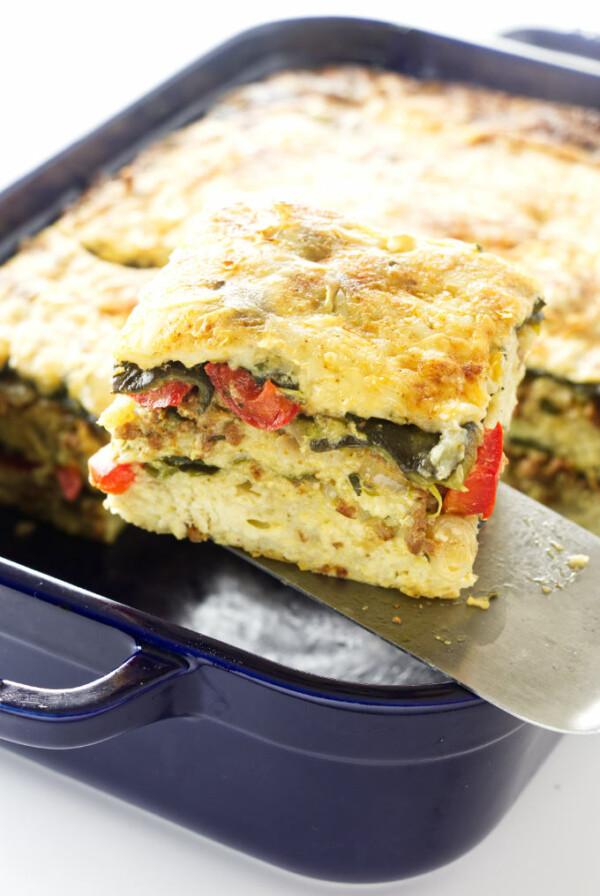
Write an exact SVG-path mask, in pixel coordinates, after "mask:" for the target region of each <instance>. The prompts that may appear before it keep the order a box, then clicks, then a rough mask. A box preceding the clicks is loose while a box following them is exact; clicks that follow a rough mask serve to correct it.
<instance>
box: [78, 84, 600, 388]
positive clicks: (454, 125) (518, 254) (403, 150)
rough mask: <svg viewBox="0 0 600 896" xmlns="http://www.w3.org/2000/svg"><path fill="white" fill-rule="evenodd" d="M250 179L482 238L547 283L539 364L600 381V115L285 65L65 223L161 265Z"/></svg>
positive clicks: (458, 88) (429, 228)
mask: <svg viewBox="0 0 600 896" xmlns="http://www.w3.org/2000/svg"><path fill="white" fill-rule="evenodd" d="M240 190H241V191H245V192H250V193H255V192H259V193H261V194H267V195H271V196H275V197H277V198H284V199H289V200H291V201H296V202H301V203H314V204H316V205H318V206H321V207H326V208H331V209H335V210H337V211H341V212H343V213H346V214H349V215H351V216H353V217H357V218H358V219H359V220H362V221H365V222H368V223H370V224H373V225H375V226H379V227H386V228H390V229H392V230H395V231H399V230H401V231H407V232H410V233H415V234H418V235H421V236H426V237H430V238H438V237H451V238H455V239H462V240H466V241H469V242H479V243H481V244H482V245H483V246H484V247H485V249H486V250H488V251H491V252H494V253H496V254H500V255H502V256H504V257H505V258H507V259H508V260H509V261H511V262H513V263H516V264H517V265H519V266H521V267H522V268H523V269H524V270H526V271H527V272H528V273H530V274H531V275H533V276H536V277H538V278H539V279H540V281H541V283H542V289H543V293H544V296H545V298H546V301H547V303H548V306H547V309H546V322H545V324H544V326H543V327H542V330H541V332H540V335H539V338H538V339H537V341H536V343H535V345H534V347H533V352H532V355H531V361H530V364H531V366H532V367H534V368H537V369H542V370H547V371H549V372H551V373H554V374H556V375H559V376H563V377H566V378H569V379H572V380H573V381H579V382H596V381H599V380H600V251H599V248H598V247H599V246H600V215H598V208H600V116H599V114H598V112H597V111H595V110H592V109H584V108H579V107H575V106H567V105H561V104H559V103H552V102H545V101H542V100H537V99H529V98H524V97H514V96H509V95H507V94H505V93H502V92H500V91H492V90H486V89H482V88H478V87H473V86H469V85H460V84H454V83H440V82H435V81H420V80H416V79H414V78H409V77H405V76H403V75H400V74H396V73H392V72H381V71H375V70H372V69H367V68H361V67H356V66H343V67H329V68H326V69H324V70H322V71H318V72H316V71H292V72H284V73H280V74H276V75H273V76H271V77H270V78H267V79H265V80H264V81H261V82H258V83H254V84H249V85H245V86H243V87H241V88H239V89H237V90H235V91H233V92H232V93H230V94H229V95H228V96H226V97H225V98H223V99H221V100H220V101H219V102H218V103H216V105H215V106H214V108H213V109H212V110H211V111H210V112H209V113H208V115H207V116H206V117H205V118H203V119H202V120H200V121H198V122H195V123H193V124H192V125H190V126H188V127H187V128H184V129H182V130H180V131H178V132H177V133H175V134H171V135H169V136H168V137H167V138H166V139H165V140H163V141H161V142H160V143H157V144H156V145H154V146H152V147H151V148H149V149H148V150H147V151H145V152H144V153H142V154H141V155H140V156H139V157H138V158H137V159H136V160H135V161H134V162H133V163H132V164H131V165H129V166H127V167H126V168H125V169H124V170H123V171H122V172H121V173H120V174H119V175H118V176H117V177H116V178H113V179H111V180H110V181H107V182H106V183H104V184H101V185H99V186H98V187H96V188H95V189H93V190H92V191H91V193H90V194H89V195H88V196H87V197H86V198H85V199H84V200H83V202H81V203H79V204H78V206H77V207H76V208H75V209H74V210H73V212H72V213H71V214H70V215H69V216H67V218H66V219H65V221H64V222H63V225H62V226H64V227H65V228H66V229H67V231H68V232H74V233H76V234H77V235H78V236H79V237H80V238H81V239H82V240H83V242H84V243H85V244H86V245H89V246H91V247H92V248H93V249H94V251H96V252H98V253H100V254H101V255H102V256H103V257H105V258H108V259H111V260H115V261H126V262H133V263H135V264H153V265H160V264H164V263H165V262H166V261H167V259H168V257H169V254H170V252H171V251H172V250H173V248H174V247H175V246H176V245H177V244H178V243H179V242H180V241H181V240H182V238H183V234H184V229H185V224H186V221H187V219H188V218H189V216H190V214H192V213H195V212H197V211H199V210H201V209H203V208H204V207H205V206H206V204H207V203H210V202H211V201H214V199H215V198H218V199H219V201H221V200H222V197H223V196H224V195H226V194H227V193H228V192H230V191H240Z"/></svg>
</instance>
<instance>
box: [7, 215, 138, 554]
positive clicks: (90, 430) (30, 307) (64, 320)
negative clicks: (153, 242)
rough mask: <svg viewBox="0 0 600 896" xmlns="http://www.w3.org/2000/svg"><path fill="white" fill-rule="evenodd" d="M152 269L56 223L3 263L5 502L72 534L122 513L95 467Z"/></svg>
mask: <svg viewBox="0 0 600 896" xmlns="http://www.w3.org/2000/svg"><path fill="white" fill-rule="evenodd" d="M150 276H151V272H149V271H136V270H134V269H130V268H126V267H122V266H120V265H115V264H111V263H109V262H106V261H103V260H101V259H98V258H96V257H95V256H94V255H93V254H91V253H90V252H88V251H87V250H86V249H85V248H84V247H82V246H81V245H80V244H79V243H78V242H77V241H76V240H74V239H71V238H69V237H66V236H65V235H64V234H62V233H61V232H60V231H59V229H58V228H57V227H55V226H51V227H49V228H47V229H46V230H44V231H42V232H41V233H40V234H39V235H38V236H36V237H35V238H33V239H30V240H28V241H26V242H25V243H24V244H23V245H22V246H21V248H20V250H19V251H18V252H17V254H16V255H15V256H13V257H12V258H11V259H9V260H8V261H7V262H6V263H5V264H4V265H3V266H2V267H1V268H0V503H2V504H7V505H12V506H16V507H17V508H18V509H19V510H20V511H21V512H22V513H24V514H27V515H28V516H31V517H33V518H36V519H42V520H45V521H48V522H51V523H52V524H53V525H55V526H56V527H57V528H59V529H62V530H64V531H66V532H68V533H69V534H73V535H83V536H86V537H89V538H93V539H96V540H101V541H112V540H113V539H114V538H115V536H116V535H117V533H118V532H119V530H120V528H121V527H122V523H121V521H120V520H118V519H117V518H116V517H114V516H113V515H111V514H109V513H107V512H106V510H105V509H104V508H103V506H102V501H103V495H102V494H101V493H100V492H99V491H98V490H96V489H94V488H92V487H91V485H90V484H89V481H88V476H87V463H88V459H89V457H90V456H91V455H92V454H94V453H95V452H96V451H97V450H98V449H99V448H100V447H102V446H103V445H104V444H105V443H106V442H107V435H106V432H105V430H103V429H102V428H101V427H100V426H98V424H97V417H98V415H99V414H100V413H101V412H102V410H103V409H104V408H105V407H106V405H107V404H108V403H109V401H110V397H111V396H110V380H111V366H112V362H111V348H112V342H113V339H114V336H115V334H116V332H117V331H118V329H119V327H120V326H122V324H123V323H124V321H125V319H126V317H127V315H128V313H129V311H130V310H131V308H132V307H133V305H134V304H135V302H136V300H137V291H138V289H139V287H140V286H141V285H142V283H145V282H147V280H148V279H149V277H150Z"/></svg>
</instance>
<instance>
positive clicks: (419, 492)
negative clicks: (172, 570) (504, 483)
mask: <svg viewBox="0 0 600 896" xmlns="http://www.w3.org/2000/svg"><path fill="white" fill-rule="evenodd" d="M538 303H539V290H538V287H537V284H536V283H535V282H534V281H532V280H531V279H530V278H529V277H527V276H526V275H524V274H522V273H519V272H518V271H517V270H515V269H513V268H512V267H511V266H509V265H507V264H506V263H505V262H503V261H502V260H500V259H498V258H496V257H495V256H493V255H490V254H487V253H484V252H482V251H481V250H480V248H479V247H478V246H474V245H467V244H464V243H461V242H458V241H455V240H446V241H443V240H440V241H427V240H423V239H418V238H414V237H411V236H407V235H405V234H397V233H390V232H386V231H382V230H378V229H375V228H371V227H366V226H362V225H359V224H357V223H355V222H353V221H351V220H349V219H346V218H344V217H342V216H339V215H337V214H335V213H333V212H329V211H320V210H316V209H314V208H309V207H305V206H299V205H294V204H290V203H284V202H273V203H265V204H263V203H257V202H253V203H251V204H248V203H235V204H233V205H229V206H225V207H223V208H220V209H217V210H213V211H212V212H211V213H208V212H207V213H206V214H205V215H203V216H201V217H200V218H199V220H198V221H197V222H196V223H195V224H194V225H193V226H192V228H191V230H190V233H189V235H188V236H187V238H186V240H185V241H184V242H183V244H182V246H181V247H180V248H178V249H177V250H176V251H175V252H174V253H173V255H172V257H171V259H170V261H169V263H168V264H167V266H166V267H165V268H164V269H163V270H162V271H161V272H160V273H159V274H158V275H157V276H156V278H155V279H154V280H153V281H152V282H151V283H150V284H149V285H148V286H147V287H145V288H144V289H143V290H142V292H141V295H140V301H139V303H138V305H137V306H136V308H135V309H134V311H133V312H132V314H131V316H130V317H129V319H128V321H127V323H126V324H125V327H124V328H123V330H122V331H121V333H120V334H119V337H118V338H117V341H116V344H115V353H116V367H115V372H114V376H113V388H114V389H115V391H117V392H119V393H122V394H120V395H119V396H118V397H117V398H116V400H115V401H114V403H113V404H112V405H111V406H110V407H109V408H108V409H107V410H106V411H105V412H104V414H103V415H102V417H101V419H100V423H101V424H102V425H104V426H106V427H107V429H108V430H109V431H110V432H111V435H112V442H111V445H110V446H107V448H105V449H103V450H102V451H101V452H99V454H97V455H95V456H94V458H92V460H91V462H90V469H91V479H92V482H93V483H94V484H95V485H96V486H98V487H100V488H103V489H104V490H105V491H106V492H107V493H108V498H107V506H108V507H109V508H110V509H112V510H113V511H115V512H117V513H119V514H120V515H121V516H122V517H123V518H124V519H125V520H127V521H129V522H132V523H135V524H136V525H138V526H141V527H143V528H146V529H150V530H152V531H156V532H171V533H173V534H174V535H175V536H177V537H178V538H184V537H188V538H190V539H192V540H204V539H206V538H212V539H214V540H215V541H217V542H220V543H223V544H228V545H234V546H237V547H241V548H244V549H245V550H247V551H249V552H251V553H252V554H255V555H258V554H261V555H265V556H269V557H274V558H277V559H283V560H288V561H292V562H295V563H297V564H299V565H300V566H301V567H302V568H305V569H312V570H315V571H317V572H322V573H327V574H330V575H336V576H341V577H345V576H348V577H350V578H352V579H358V580H361V581H366V582H370V583H372V584H378V585H383V586H390V587H396V588H400V589H402V590H403V591H405V592H406V593H408V594H410V595H414V596H420V595H423V596H429V597H434V596H439V597H456V596H457V595H458V593H459V591H460V589H461V588H464V587H466V586H468V585H469V584H471V583H472V582H473V581H474V577H473V573H472V566H473V560H474V557H475V553H476V547H477V527H478V523H479V519H480V517H486V516H488V515H489V514H490V513H491V510H492V508H493V501H494V496H495V490H496V485H497V480H498V475H499V472H500V468H501V464H502V427H504V426H506V425H507V424H508V421H509V419H510V416H511V413H512V410H513V406H514V402H515V397H516V387H517V383H518V381H519V379H520V377H521V375H522V373H523V370H524V367H523V353H524V351H525V349H526V347H527V344H528V342H529V341H530V337H531V332H532V326H531V321H532V320H533V318H534V317H535V315H536V309H537V306H538Z"/></svg>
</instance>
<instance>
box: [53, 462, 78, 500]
mask: <svg viewBox="0 0 600 896" xmlns="http://www.w3.org/2000/svg"><path fill="white" fill-rule="evenodd" d="M54 475H55V476H56V478H57V479H58V484H59V485H60V490H61V492H62V493H63V496H64V497H65V499H66V500H67V501H75V500H77V498H78V497H79V495H80V494H81V489H82V488H83V477H82V475H81V472H80V470H79V467H75V466H72V465H69V466H65V467H56V468H55V470H54Z"/></svg>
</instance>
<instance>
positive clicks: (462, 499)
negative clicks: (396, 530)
mask: <svg viewBox="0 0 600 896" xmlns="http://www.w3.org/2000/svg"><path fill="white" fill-rule="evenodd" d="M502 458H503V454H502V427H501V426H500V424H499V423H497V424H496V426H495V427H494V428H493V429H486V430H485V431H484V433H483V441H482V443H481V445H480V446H479V448H478V449H477V460H476V461H475V466H474V467H473V469H472V470H471V472H470V473H469V475H468V476H467V478H466V480H465V488H466V491H459V490H458V489H450V490H449V491H448V492H446V495H445V497H444V503H443V509H444V513H457V514H461V515H463V516H464V515H467V514H470V513H478V514H479V515H480V516H481V518H482V519H484V520H487V519H488V517H490V516H491V515H492V511H493V509H494V504H495V503H496V491H497V489H498V479H499V478H500V473H501V472H502Z"/></svg>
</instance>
